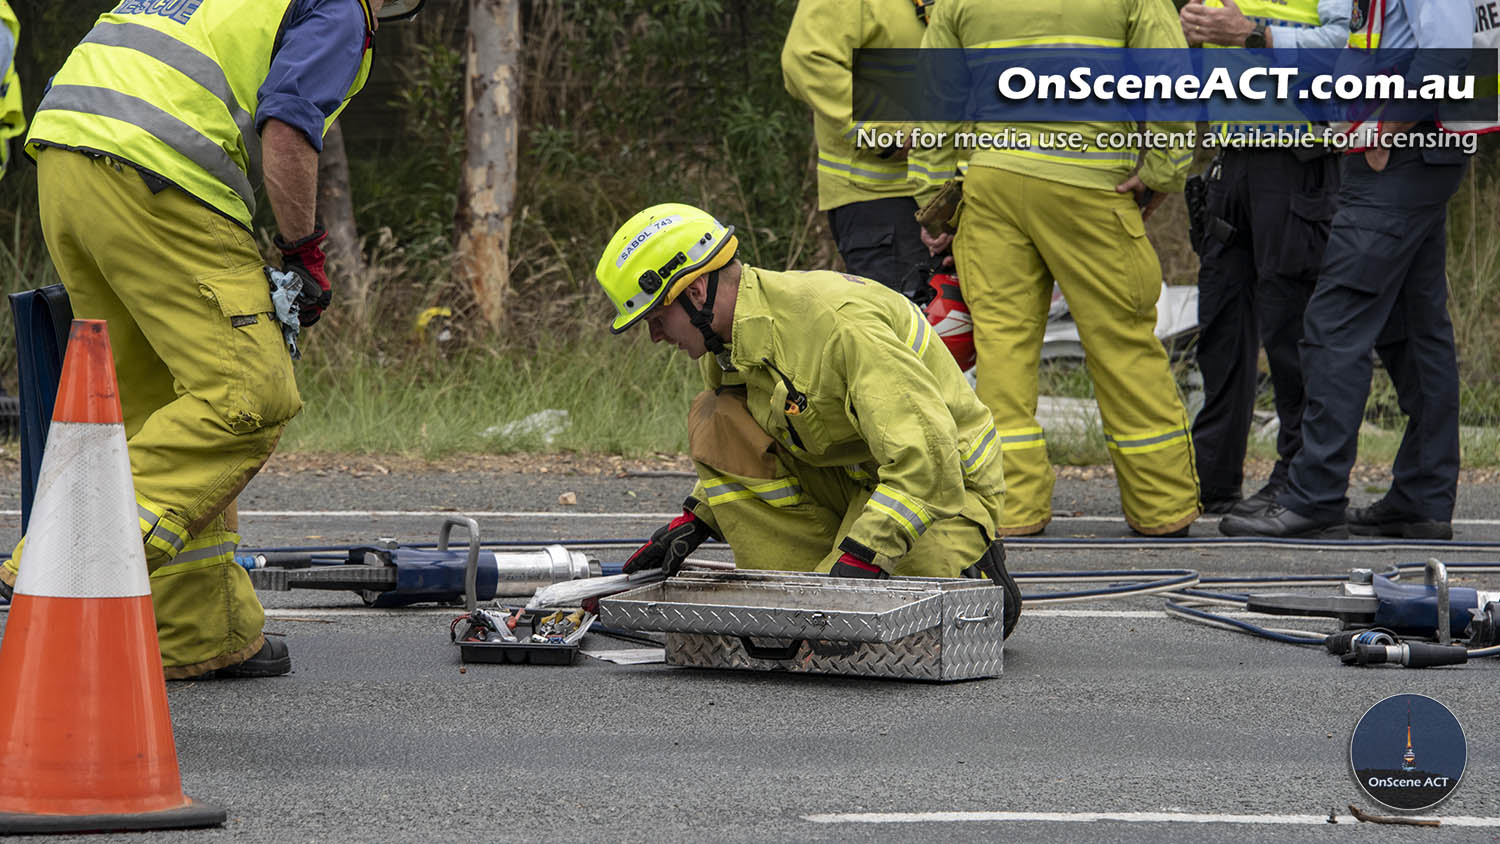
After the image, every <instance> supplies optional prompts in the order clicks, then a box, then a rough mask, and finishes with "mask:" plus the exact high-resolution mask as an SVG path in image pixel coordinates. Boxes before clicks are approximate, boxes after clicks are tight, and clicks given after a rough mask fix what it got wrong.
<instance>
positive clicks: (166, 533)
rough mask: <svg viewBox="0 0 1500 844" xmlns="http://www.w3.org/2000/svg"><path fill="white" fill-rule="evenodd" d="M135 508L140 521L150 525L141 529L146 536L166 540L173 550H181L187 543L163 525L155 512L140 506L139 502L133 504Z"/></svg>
mask: <svg viewBox="0 0 1500 844" xmlns="http://www.w3.org/2000/svg"><path fill="white" fill-rule="evenodd" d="M135 509H136V512H137V513H138V514H139V515H140V517H141V521H143V522H145V523H146V524H148V525H150V526H151V529H150V530H148V531H142V533H144V534H145V535H146V536H156V537H160V538H161V539H164V540H166V542H167V544H168V545H171V546H172V550H173V551H181V550H182V546H184V545H186V544H187V540H185V539H183V538H182V537H180V536H178V535H177V534H175V533H173V532H172V531H170V530H168V529H167V528H165V527H163V526H162V523H161V519H160V517H158V516H157V515H156V514H155V513H153V512H151V511H150V510H147V509H146V508H145V507H142V506H141V505H139V504H137V505H135Z"/></svg>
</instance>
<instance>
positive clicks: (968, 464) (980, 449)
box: [964, 428, 995, 472]
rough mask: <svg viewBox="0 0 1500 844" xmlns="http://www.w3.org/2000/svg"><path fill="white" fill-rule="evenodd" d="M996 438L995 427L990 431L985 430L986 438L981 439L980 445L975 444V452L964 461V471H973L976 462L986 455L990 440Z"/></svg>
mask: <svg viewBox="0 0 1500 844" xmlns="http://www.w3.org/2000/svg"><path fill="white" fill-rule="evenodd" d="M994 439H995V429H994V428H990V429H989V430H988V431H985V432H984V439H982V440H980V441H979V445H976V446H974V451H973V453H972V454H970V455H969V457H968V459H967V460H965V461H964V471H965V472H969V471H973V469H974V464H976V463H978V462H979V458H980V457H982V456H984V452H985V449H987V448H989V447H990V442H991V441H993V440H994Z"/></svg>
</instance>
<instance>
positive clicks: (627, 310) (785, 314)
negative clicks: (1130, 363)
mask: <svg viewBox="0 0 1500 844" xmlns="http://www.w3.org/2000/svg"><path fill="white" fill-rule="evenodd" d="M733 232H734V230H733V228H731V227H726V226H724V225H723V224H721V223H720V222H719V221H717V220H715V219H714V218H713V217H712V216H710V215H709V214H707V213H706V212H704V211H700V210H699V209H697V208H692V207H690V206H687V205H676V204H668V205H657V206H654V207H652V208H648V209H646V210H645V211H642V212H640V213H639V214H637V215H635V216H634V217H632V218H631V219H630V220H629V221H628V222H626V223H625V225H624V226H622V227H621V228H620V230H619V231H618V232H616V233H615V236H614V238H613V239H612V240H611V241H610V243H609V246H608V247H606V249H605V250H604V255H603V256H602V257H601V258H600V259H599V266H598V268H597V269H596V270H595V274H596V276H597V277H598V280H599V284H600V285H601V286H602V287H603V288H604V292H605V293H606V294H608V296H609V298H610V300H611V301H613V302H614V304H615V308H616V309H617V310H618V312H619V313H618V315H617V316H616V317H615V320H614V324H613V329H614V331H615V332H621V331H624V330H626V329H627V328H629V327H630V326H632V325H634V324H636V323H638V322H643V321H644V322H645V323H646V325H647V327H648V328H649V329H650V331H651V339H652V340H653V341H655V342H662V341H666V342H669V343H672V344H674V345H676V346H677V347H678V348H680V349H682V350H683V351H684V352H686V353H687V354H688V355H689V356H691V357H692V358H694V359H700V360H701V364H702V365H701V369H702V371H703V377H704V381H705V383H706V386H707V387H708V389H707V390H705V391H704V392H702V393H700V394H699V395H698V397H697V398H696V399H694V401H693V405H692V410H691V411H690V412H689V415H688V439H689V442H690V446H691V451H692V457H693V463H694V466H695V467H696V469H697V471H698V476H699V482H698V484H697V486H696V487H695V488H694V490H693V493H692V495H691V497H689V498H688V500H687V503H686V505H685V509H684V511H683V514H682V515H681V516H679V517H678V518H677V519H675V520H673V521H672V523H671V524H669V525H667V526H665V527H663V528H661V529H660V530H658V531H657V532H656V534H655V535H654V536H652V538H651V541H650V542H648V543H646V545H644V546H642V547H641V548H640V550H638V551H636V552H635V554H634V555H632V556H631V558H630V561H629V562H628V563H627V564H626V571H635V570H637V569H643V568H657V567H664V568H666V569H667V570H668V571H669V572H675V571H676V570H677V568H678V566H680V565H681V564H682V560H683V558H684V557H685V556H686V555H687V554H688V553H690V552H691V551H692V550H693V549H694V548H696V547H697V546H698V545H699V543H701V542H702V541H703V540H704V539H706V538H708V537H710V536H718V537H721V538H723V539H725V540H727V541H728V542H729V544H730V546H731V547H732V548H733V549H734V554H735V562H736V564H737V565H738V566H739V567H741V568H755V569H781V570H790V571H819V572H828V573H830V574H832V575H834V576H838V577H882V576H885V575H887V574H896V575H922V576H933V577H957V576H960V575H962V574H968V575H971V576H979V575H980V574H981V573H983V574H984V575H988V576H989V577H990V578H992V579H993V580H995V581H996V582H997V583H1000V584H1002V585H1004V586H1005V588H1006V590H1007V591H1006V606H1005V632H1006V633H1009V632H1010V629H1011V627H1012V626H1014V624H1015V622H1016V619H1017V618H1018V617H1019V615H1020V609H1021V607H1020V593H1019V591H1018V590H1017V589H1016V585H1015V581H1014V580H1012V579H1011V578H1010V575H1009V574H1008V573H1007V572H1006V570H1005V552H1004V547H1003V546H1002V545H1001V544H1000V543H999V542H998V541H996V526H997V525H998V524H999V520H1000V510H1001V506H1002V504H1003V499H1004V491H1005V485H1004V481H1003V480H1002V477H1001V472H1000V460H999V449H998V447H997V446H998V444H997V442H996V438H995V427H994V425H993V424H991V422H990V417H989V412H988V411H987V410H986V409H985V407H984V405H982V404H980V403H979V400H978V398H976V397H975V395H974V392H973V390H971V389H970V388H969V386H968V384H967V382H965V380H964V377H963V374H962V373H961V372H959V370H958V367H957V365H956V364H954V362H953V356H952V355H950V354H949V353H948V350H947V349H946V348H945V347H944V346H943V344H942V343H941V342H939V341H938V340H937V338H936V336H935V334H934V332H933V330H932V328H931V327H930V326H929V325H928V324H927V320H926V318H925V317H923V315H922V313H921V311H919V310H918V309H917V308H916V306H915V305H913V304H912V303H911V302H910V301H908V300H907V299H905V298H904V297H902V296H901V295H899V294H897V293H895V292H893V291H891V290H888V289H886V288H884V287H881V286H879V285H876V284H871V283H869V282H867V281H865V280H864V279H861V278H856V277H854V276H848V275H843V274H841V273H834V272H807V273H800V272H787V273H778V272H769V271H766V270H761V269H756V268H755V267H750V266H745V265H743V264H741V263H740V262H739V261H738V260H736V257H735V251H736V249H737V246H738V244H737V242H736V239H735V237H734V233H733ZM705 353H707V354H705Z"/></svg>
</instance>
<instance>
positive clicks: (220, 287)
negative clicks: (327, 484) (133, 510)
mask: <svg viewBox="0 0 1500 844" xmlns="http://www.w3.org/2000/svg"><path fill="white" fill-rule="evenodd" d="M416 5H420V2H419V0H418V1H417V2H411V1H410V0H408V2H397V0H391V2H383V0H197V2H194V1H193V0H188V2H183V0H175V2H166V3H163V2H146V0H124V2H121V3H119V4H118V5H117V6H116V7H115V9H114V10H113V11H110V12H106V13H104V14H103V15H101V16H100V17H99V20H98V21H97V22H96V23H95V25H94V28H93V29H92V30H91V31H90V32H89V34H88V35H87V36H86V37H85V38H84V39H83V42H82V43H80V44H79V45H78V46H77V47H76V48H74V50H73V52H72V53H71V54H70V55H69V56H68V59H67V62H66V63H65V64H64V65H63V67H62V69H61V70H59V71H58V72H57V75H56V76H55V77H54V78H53V80H52V84H51V87H50V88H49V89H48V91H47V93H46V95H45V96H44V97H43V99H42V102H41V103H40V105H38V107H37V112H36V116H35V119H34V120H33V125H32V129H31V134H30V136H29V137H28V138H27V151H28V153H30V154H31V155H32V156H34V157H35V158H36V161H37V186H38V192H39V194H40V205H41V218H42V228H43V233H44V234H45V236H46V239H47V249H48V251H49V252H50V253H51V256H52V261H53V263H54V264H56V266H57V270H58V274H59V275H60V276H61V277H62V280H63V284H64V285H65V286H66V287H67V291H68V295H69V297H70V298H71V300H72V304H73V312H74V314H75V315H77V316H79V317H83V318H92V319H105V320H108V321H109V331H110V343H111V345H112V346H113V348H114V356H115V367H116V369H117V371H118V375H119V383H120V401H121V405H122V407H123V410H124V414H125V432H126V436H127V438H128V442H129V448H130V465H131V475H132V478H133V480H134V483H135V493H136V501H137V504H138V505H139V507H138V509H139V513H140V527H141V534H142V536H143V539H144V542H145V546H146V561H147V564H148V566H149V567H150V570H151V594H152V599H153V602H154V604H155V608H156V624H157V632H158V636H159V638H160V641H161V654H162V660H163V663H164V665H165V668H166V675H167V677H169V678H186V677H213V676H225V675H229V676H272V675H276V674H284V673H286V672H287V671H288V670H290V669H291V658H290V656H289V655H288V653H287V648H286V645H285V644H283V643H282V642H280V641H278V640H275V639H266V638H265V637H264V636H263V635H262V634H261V625H262V623H263V621H264V612H263V611H262V609H261V606H260V602H259V601H258V600H257V599H256V597H255V592H254V591H253V590H252V589H251V586H250V581H249V578H247V577H246V575H245V572H244V570H243V569H241V568H240V567H239V566H238V565H236V564H235V561H234V550H235V546H236V544H237V543H238V542H239V535H238V534H237V533H235V529H236V525H235V518H234V510H233V507H232V503H233V501H234V499H235V497H236V496H237V495H238V494H239V492H240V490H241V489H243V488H244V486H245V484H246V483H247V482H249V480H250V478H251V477H253V476H254V475H255V473H256V472H257V471H258V470H259V469H260V467H261V466H262V465H263V464H264V463H265V461H266V458H268V457H269V456H270V454H271V451H272V450H273V449H274V448H275V446H276V441H277V439H278V438H279V437H280V436H281V431H282V428H283V427H285V425H286V423H287V420H289V419H291V418H292V416H294V415H295V414H296V413H297V411H298V410H299V409H301V406H302V402H301V399H300V398H299V397H298V394H297V384H296V381H295V380H294V378H293V376H292V362H291V357H290V355H289V352H288V348H287V343H286V342H285V341H284V340H283V333H282V326H281V324H280V323H279V322H278V321H277V316H276V313H275V309H274V307H273V305H272V302H271V295H270V291H269V287H268V282H267V272H266V269H265V268H264V266H263V265H262V261H261V256H260V252H259V251H258V250H257V248H256V245H255V240H254V238H253V237H252V236H251V220H252V215H253V214H254V212H255V189H254V187H253V185H252V181H253V180H256V179H259V178H260V176H261V174H262V173H264V180H265V186H266V195H267V196H268V197H269V198H270V201H271V210H272V212H273V213H274V215H275V218H276V225H277V228H278V230H279V234H278V236H277V237H276V244H277V246H279V247H280V248H281V251H282V254H283V260H282V266H283V268H284V269H285V270H286V271H287V272H289V273H293V274H294V275H295V276H296V277H298V278H299V279H300V280H301V282H302V289H301V294H300V296H299V298H298V304H299V305H300V313H299V314H298V318H299V319H300V322H301V324H302V325H304V326H305V325H311V324H312V323H314V322H316V321H317V320H318V317H319V316H320V315H321V314H322V311H323V309H324V308H326V307H328V304H329V300H330V289H331V288H330V286H329V283H328V279H327V277H326V275H325V274H324V266H323V265H324V258H323V252H322V250H321V248H320V246H319V245H320V243H321V242H322V240H323V237H324V234H323V230H322V229H321V228H318V227H317V225H316V222H315V219H314V209H315V205H316V186H317V165H318V155H319V152H320V151H321V149H322V143H323V133H324V132H325V131H327V128H328V126H329V125H330V124H331V123H332V122H333V120H334V118H335V117H336V116H337V115H338V113H339V111H340V110H342V108H343V106H344V104H345V103H346V102H347V101H348V99H349V98H350V97H352V96H353V95H354V94H355V93H356V92H357V91H359V89H360V88H361V87H362V86H363V85H364V82H365V78H366V76H367V75H368V73H369V69H370V58H371V53H370V45H371V40H372V35H373V33H374V31H375V28H376V25H377V24H376V16H377V15H381V16H382V17H384V18H386V19H391V18H393V17H396V16H400V15H404V14H406V13H408V12H411V11H414V9H413V8H412V7H414V6H416ZM382 7H384V8H382ZM382 12H384V14H383V15H382ZM24 542H25V540H24V539H23V540H22V543H23V545H24ZM23 556H24V555H23V554H22V553H21V549H20V548H18V549H17V553H16V554H15V555H13V559H12V560H10V561H8V562H7V563H6V567H5V569H4V570H3V571H0V575H3V580H4V581H5V582H7V583H14V580H15V572H16V568H15V566H16V564H17V563H19V562H24V561H23V560H22V557H23Z"/></svg>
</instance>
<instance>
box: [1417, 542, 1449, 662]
mask: <svg viewBox="0 0 1500 844" xmlns="http://www.w3.org/2000/svg"><path fill="white" fill-rule="evenodd" d="M1423 571H1424V573H1425V578H1426V581H1427V585H1428V586H1436V587H1437V616H1438V624H1437V636H1438V644H1440V645H1448V644H1452V643H1453V631H1452V630H1450V629H1449V626H1448V623H1449V622H1448V619H1449V604H1448V567H1447V566H1445V565H1443V564H1442V563H1441V562H1440V561H1439V560H1438V558H1437V557H1429V558H1427V567H1426V568H1425V569H1424V570H1423Z"/></svg>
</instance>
